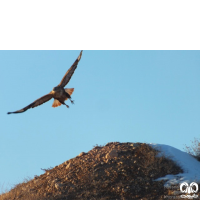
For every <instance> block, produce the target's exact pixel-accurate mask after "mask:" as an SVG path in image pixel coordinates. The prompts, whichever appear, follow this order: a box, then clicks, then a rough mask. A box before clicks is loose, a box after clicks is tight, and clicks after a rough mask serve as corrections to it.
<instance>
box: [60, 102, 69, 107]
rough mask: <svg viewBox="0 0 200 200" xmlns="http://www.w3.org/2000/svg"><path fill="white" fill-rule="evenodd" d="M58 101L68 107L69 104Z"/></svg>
mask: <svg viewBox="0 0 200 200" xmlns="http://www.w3.org/2000/svg"><path fill="white" fill-rule="evenodd" d="M60 103H62V104H63V105H66V106H67V108H69V106H68V105H67V104H65V102H60Z"/></svg>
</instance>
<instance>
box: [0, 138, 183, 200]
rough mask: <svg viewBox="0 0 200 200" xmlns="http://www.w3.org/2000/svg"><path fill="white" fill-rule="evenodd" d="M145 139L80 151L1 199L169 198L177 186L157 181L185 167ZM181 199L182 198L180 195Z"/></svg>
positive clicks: (117, 199) (176, 192)
mask: <svg viewBox="0 0 200 200" xmlns="http://www.w3.org/2000/svg"><path fill="white" fill-rule="evenodd" d="M157 154H158V151H156V150H155V149H153V148H152V147H150V146H149V145H147V144H145V143H119V142H113V143H108V144H107V145H105V146H103V147H102V146H95V147H94V148H93V149H92V150H91V151H89V152H87V153H84V152H82V153H80V154H79V155H78V156H77V157H75V158H73V159H70V160H68V161H66V162H64V163H62V164H60V165H59V166H56V167H54V168H52V169H45V170H44V171H45V173H44V174H42V175H40V176H35V178H34V179H32V180H29V181H26V182H24V183H20V184H18V185H16V186H15V187H14V188H13V189H12V190H10V191H9V192H8V193H4V194H2V195H1V196H0V200H47V199H48V200H76V199H85V200H86V199H87V200H93V199H94V200H96V199H100V200H112V199H113V200H121V199H122V200H129V199H141V200H145V199H146V200H150V199H165V198H166V196H167V195H173V197H176V199H179V198H178V197H179V196H180V193H179V191H178V190H179V186H174V187H177V189H176V190H168V189H166V188H165V187H164V181H155V179H157V178H159V177H163V176H165V175H167V174H178V173H180V172H182V169H181V168H180V167H179V166H177V165H176V164H175V163H174V162H173V161H172V160H170V159H169V158H165V157H158V156H157ZM180 199H181V198H180Z"/></svg>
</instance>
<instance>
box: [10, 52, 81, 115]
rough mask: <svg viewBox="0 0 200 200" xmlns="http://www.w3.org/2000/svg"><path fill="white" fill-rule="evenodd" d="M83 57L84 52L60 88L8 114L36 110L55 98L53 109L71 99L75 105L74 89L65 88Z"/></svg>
mask: <svg viewBox="0 0 200 200" xmlns="http://www.w3.org/2000/svg"><path fill="white" fill-rule="evenodd" d="M81 56H82V51H81V52H80V54H79V56H78V58H77V59H76V60H75V62H74V64H73V65H72V66H71V67H70V68H69V70H68V71H67V72H66V74H65V75H64V77H63V79H62V80H61V82H60V84H59V85H58V86H56V87H54V88H53V90H52V91H51V92H50V93H49V94H46V95H44V96H42V97H41V98H39V99H37V100H35V101H34V102H33V103H31V104H30V105H28V106H26V107H24V108H22V109H21V110H17V111H15V112H8V113H7V114H12V113H22V112H25V111H26V110H28V109H30V108H35V107H36V106H39V105H41V104H43V103H45V102H47V101H49V100H50V99H52V98H54V102H53V104H52V107H57V106H60V105H61V104H63V105H66V104H65V101H66V100H67V99H69V100H70V101H71V103H72V104H73V103H74V102H73V101H72V100H71V95H72V93H73V91H74V88H64V87H65V86H66V85H67V83H68V82H69V81H70V79H71V77H72V75H73V73H74V71H75V69H76V68H77V65H78V63H79V61H80V59H81ZM66 106H67V108H69V106H68V105H66Z"/></svg>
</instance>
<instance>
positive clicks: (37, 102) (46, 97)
mask: <svg viewBox="0 0 200 200" xmlns="http://www.w3.org/2000/svg"><path fill="white" fill-rule="evenodd" d="M52 97H53V95H52V94H46V95H44V96H42V97H40V98H39V99H37V100H35V101H34V102H33V103H31V104H29V105H28V106H26V107H24V108H22V109H21V110H17V111H15V112H8V113H7V114H12V113H22V112H25V111H26V110H28V109H30V108H35V107H36V106H39V105H41V104H43V103H45V102H47V101H49V100H50V99H51V98H52Z"/></svg>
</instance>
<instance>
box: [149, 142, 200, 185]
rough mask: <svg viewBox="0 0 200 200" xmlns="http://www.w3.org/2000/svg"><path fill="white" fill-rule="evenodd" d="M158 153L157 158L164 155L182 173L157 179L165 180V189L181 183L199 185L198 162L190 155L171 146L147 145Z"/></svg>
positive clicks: (199, 171) (199, 168)
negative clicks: (178, 167)
mask: <svg viewBox="0 0 200 200" xmlns="http://www.w3.org/2000/svg"><path fill="white" fill-rule="evenodd" d="M149 145H150V146H151V147H153V148H154V149H156V150H159V151H160V153H159V155H158V156H162V155H164V156H165V157H167V158H170V159H171V160H173V161H174V162H175V163H176V164H177V165H179V166H180V167H181V168H182V169H183V171H184V172H183V173H180V174H176V175H172V174H168V175H166V176H165V177H161V178H158V179H156V180H167V182H166V183H165V187H168V186H170V185H174V184H180V183H182V182H187V183H189V184H190V183H191V182H196V183H200V162H199V161H197V160H196V159H195V158H194V157H192V156H191V155H190V154H188V153H186V152H183V151H181V150H179V149H176V148H174V147H172V146H169V145H165V144H149Z"/></svg>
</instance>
